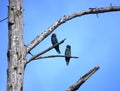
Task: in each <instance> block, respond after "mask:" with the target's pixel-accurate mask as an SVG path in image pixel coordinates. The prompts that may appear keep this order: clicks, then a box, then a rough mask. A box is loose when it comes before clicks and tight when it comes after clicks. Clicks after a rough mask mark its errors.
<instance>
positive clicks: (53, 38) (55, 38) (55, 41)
mask: <svg viewBox="0 0 120 91" xmlns="http://www.w3.org/2000/svg"><path fill="white" fill-rule="evenodd" d="M51 43H52V44H53V45H55V44H57V43H58V40H57V37H56V34H55V33H53V34H52V36H51ZM55 50H56V51H57V53H58V54H60V49H59V45H58V46H56V47H55Z"/></svg>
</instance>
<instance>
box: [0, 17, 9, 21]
mask: <svg viewBox="0 0 120 91" xmlns="http://www.w3.org/2000/svg"><path fill="white" fill-rule="evenodd" d="M7 19H8V17H6V18H4V19H2V20H0V22H2V21H5V20H7Z"/></svg>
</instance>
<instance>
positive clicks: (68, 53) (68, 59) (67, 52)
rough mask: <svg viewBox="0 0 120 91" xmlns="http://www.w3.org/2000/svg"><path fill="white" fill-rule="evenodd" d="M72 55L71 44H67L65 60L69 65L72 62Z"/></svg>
mask: <svg viewBox="0 0 120 91" xmlns="http://www.w3.org/2000/svg"><path fill="white" fill-rule="evenodd" d="M70 56H71V46H70V45H66V49H65V61H66V65H67V66H68V65H69V62H70Z"/></svg>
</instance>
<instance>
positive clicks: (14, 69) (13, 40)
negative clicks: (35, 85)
mask: <svg viewBox="0 0 120 91" xmlns="http://www.w3.org/2000/svg"><path fill="white" fill-rule="evenodd" d="M22 12H23V7H22V0H9V6H8V30H9V35H8V38H9V39H8V40H9V43H8V53H7V56H8V69H7V91H22V89H23V77H24V68H25V65H26V61H25V59H24V58H25V54H26V53H25V46H24V43H23V15H22Z"/></svg>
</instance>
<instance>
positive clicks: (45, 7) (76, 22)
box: [0, 0, 120, 91]
mask: <svg viewBox="0 0 120 91" xmlns="http://www.w3.org/2000/svg"><path fill="white" fill-rule="evenodd" d="M110 3H112V5H120V1H119V0H103V1H101V0H97V1H96V0H89V1H88V0H72V1H68V0H31V1H27V0H26V1H25V0H24V42H25V44H29V43H30V41H32V40H33V39H34V38H35V37H36V36H37V35H39V34H40V33H41V32H43V31H44V30H45V29H47V28H48V27H49V26H50V25H51V24H53V23H54V22H55V21H56V20H58V19H59V18H61V17H63V16H64V15H68V14H71V13H73V12H77V11H80V10H85V9H88V8H94V7H106V6H109V5H110ZM7 6H8V1H7V0H1V1H0V19H3V18H5V17H7ZM0 32H1V34H0V42H1V45H0V50H1V51H0V55H1V57H0V72H1V76H0V91H5V90H6V80H7V76H6V69H7V57H6V53H7V47H8V28H7V20H6V21H3V22H1V23H0ZM54 33H56V34H57V38H58V40H59V41H60V40H62V39H64V38H67V40H66V41H65V43H64V44H61V45H60V49H61V52H62V54H64V50H65V46H66V45H67V44H70V45H71V48H72V49H71V51H72V55H73V56H78V57H79V59H71V61H70V65H69V66H66V64H65V61H64V58H51V59H41V60H37V61H33V62H31V63H29V64H28V65H27V67H26V70H25V77H24V91H65V90H66V89H67V88H68V87H69V86H70V85H72V84H73V83H74V82H76V81H77V80H78V79H79V78H80V77H81V76H83V75H84V74H85V73H87V72H88V71H89V70H90V69H92V68H93V67H94V66H97V65H98V66H100V69H99V70H98V71H97V72H96V73H95V74H94V75H93V76H92V77H91V78H89V79H88V80H87V82H85V83H84V84H83V85H82V86H81V88H80V89H79V90H78V91H93V90H94V91H120V86H119V85H118V84H119V82H120V79H119V77H120V74H119V70H120V66H119V64H120V12H112V13H104V14H99V17H98V18H97V17H96V15H85V16H82V17H78V18H75V19H73V20H70V21H68V22H66V23H64V24H62V25H61V26H59V27H58V28H57V29H56V30H55V31H54ZM49 46H51V42H50V36H48V37H47V38H46V39H45V40H44V41H42V42H41V43H40V44H39V45H38V46H37V47H36V48H35V49H33V50H32V51H31V52H32V53H33V54H36V53H39V52H40V51H42V50H45V49H46V48H48V47H49ZM51 54H57V53H56V51H55V50H54V49H53V50H51V51H49V52H48V53H46V54H44V55H51ZM30 57H31V56H30V55H28V56H27V58H30Z"/></svg>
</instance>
